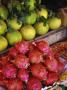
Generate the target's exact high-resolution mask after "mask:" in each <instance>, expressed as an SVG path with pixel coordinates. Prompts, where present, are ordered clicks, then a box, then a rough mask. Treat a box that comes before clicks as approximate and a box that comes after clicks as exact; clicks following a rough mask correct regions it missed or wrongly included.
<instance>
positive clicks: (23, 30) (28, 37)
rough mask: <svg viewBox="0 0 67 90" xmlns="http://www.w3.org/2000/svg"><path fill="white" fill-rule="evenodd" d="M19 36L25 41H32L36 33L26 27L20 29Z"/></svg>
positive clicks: (29, 27) (29, 26) (30, 27)
mask: <svg viewBox="0 0 67 90" xmlns="http://www.w3.org/2000/svg"><path fill="white" fill-rule="evenodd" d="M21 34H22V37H23V38H24V39H25V40H32V39H34V38H35V35H36V31H35V29H34V28H33V27H32V26H31V25H26V26H24V27H22V28H21Z"/></svg>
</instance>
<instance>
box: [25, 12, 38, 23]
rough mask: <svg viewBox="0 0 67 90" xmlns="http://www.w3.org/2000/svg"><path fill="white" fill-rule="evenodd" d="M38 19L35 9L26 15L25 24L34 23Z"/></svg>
mask: <svg viewBox="0 0 67 90" xmlns="http://www.w3.org/2000/svg"><path fill="white" fill-rule="evenodd" d="M36 19H37V13H36V12H35V11H33V12H31V13H30V14H28V15H26V16H25V20H24V22H25V24H34V23H35V22H36Z"/></svg>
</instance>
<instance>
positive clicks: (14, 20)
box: [8, 17, 22, 30]
mask: <svg viewBox="0 0 67 90" xmlns="http://www.w3.org/2000/svg"><path fill="white" fill-rule="evenodd" d="M8 25H9V26H10V27H11V28H12V29H14V30H20V28H21V26H22V22H21V21H18V20H17V18H15V17H14V18H12V19H9V20H8Z"/></svg>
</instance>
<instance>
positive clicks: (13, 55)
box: [0, 41, 64, 90]
mask: <svg viewBox="0 0 67 90" xmlns="http://www.w3.org/2000/svg"><path fill="white" fill-rule="evenodd" d="M63 70H64V63H62V62H61V59H60V57H59V55H58V53H57V54H56V53H55V54H54V52H53V51H52V50H51V48H50V47H49V45H48V43H47V42H46V41H38V42H28V41H21V42H19V43H16V44H15V45H14V47H12V48H10V49H9V51H8V52H7V53H6V55H5V56H1V57H0V85H2V86H4V87H5V88H7V90H24V84H25V88H26V90H41V88H42V87H43V86H42V85H44V86H45V85H46V86H48V85H52V84H53V83H54V82H56V81H58V80H59V76H60V74H61V73H62V72H63Z"/></svg>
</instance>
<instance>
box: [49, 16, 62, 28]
mask: <svg viewBox="0 0 67 90" xmlns="http://www.w3.org/2000/svg"><path fill="white" fill-rule="evenodd" d="M48 23H49V27H50V29H52V30H54V29H58V28H59V27H60V26H61V19H60V18H57V17H53V18H50V19H49V20H48Z"/></svg>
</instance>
